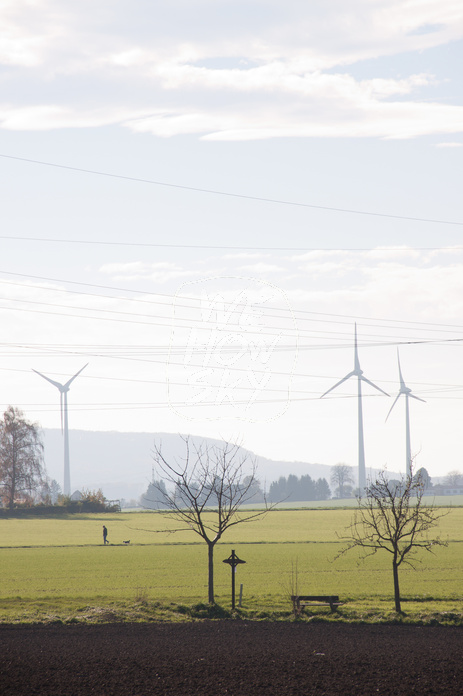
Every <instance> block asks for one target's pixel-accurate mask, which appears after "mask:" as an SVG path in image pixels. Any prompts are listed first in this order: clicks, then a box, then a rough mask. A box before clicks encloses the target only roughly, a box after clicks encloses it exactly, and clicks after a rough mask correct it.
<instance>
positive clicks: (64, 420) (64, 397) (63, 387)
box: [32, 363, 88, 495]
mask: <svg viewBox="0 0 463 696" xmlns="http://www.w3.org/2000/svg"><path fill="white" fill-rule="evenodd" d="M87 365H88V363H87ZM87 365H84V366H83V367H82V368H81V369H80V370H79V372H76V374H75V375H74V376H73V377H71V379H68V381H67V382H66V383H65V384H60V383H59V382H55V380H53V379H50V377H45V375H43V374H42V373H41V372H39V371H38V370H34V369H33V368H32V372H35V373H36V374H38V375H40V377H43V378H44V379H46V380H47V382H50V384H53V386H54V387H56V388H57V389H59V392H60V411H61V432H62V433H63V434H64V486H63V493H64V495H71V472H70V467H69V427H68V391H69V387H70V386H71V384H72V382H73V381H74V380H75V378H76V377H77V376H78V375H80V373H81V372H82V370H84V369H85V368H86V367H87Z"/></svg>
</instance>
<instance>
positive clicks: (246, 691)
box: [0, 621, 463, 696]
mask: <svg viewBox="0 0 463 696" xmlns="http://www.w3.org/2000/svg"><path fill="white" fill-rule="evenodd" d="M0 693H1V695H2V696H11V695H12V694H27V696H34V695H35V694H46V695H47V696H55V695H56V696H81V695H84V694H85V695H89V694H92V695H96V696H132V695H133V696H145V695H148V694H159V695H161V694H162V696H164V695H166V696H167V695H169V696H196V695H197V696H286V695H289V694H291V696H299V695H301V696H318V695H321V694H326V695H328V696H331V695H335V694H342V695H343V696H363V695H364V694H365V695H367V694H368V696H376V694H382V695H383V696H384V695H388V696H400V695H401V694H406V695H407V696H410V695H411V694H414V693H416V694H420V696H425V695H426V694H435V695H436V696H446V695H447V694H448V695H450V694H451V695H452V696H457V695H458V694H461V693H463V629H462V628H443V627H423V628H420V627H415V626H413V627H401V626H347V625H330V624H310V623H306V624H294V623H266V622H250V621H203V622H198V623H193V624H120V625H101V626H84V625H68V626H28V627H21V626H0Z"/></svg>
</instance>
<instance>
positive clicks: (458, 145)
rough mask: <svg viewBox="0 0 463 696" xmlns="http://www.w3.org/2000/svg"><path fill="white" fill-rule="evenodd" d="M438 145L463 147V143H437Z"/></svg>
mask: <svg viewBox="0 0 463 696" xmlns="http://www.w3.org/2000/svg"><path fill="white" fill-rule="evenodd" d="M436 147H463V143H436Z"/></svg>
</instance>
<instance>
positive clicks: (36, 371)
mask: <svg viewBox="0 0 463 696" xmlns="http://www.w3.org/2000/svg"><path fill="white" fill-rule="evenodd" d="M31 369H32V372H35V373H36V374H37V375H40V376H41V377H43V378H44V379H46V380H47V382H50V384H53V386H54V387H57V388H58V389H59V390H60V391H61V390H62V389H63V385H62V384H60V383H59V382H55V380H54V379H50V377H46V376H45V375H42V373H41V372H39V371H38V370H34V368H33V367H32V368H31Z"/></svg>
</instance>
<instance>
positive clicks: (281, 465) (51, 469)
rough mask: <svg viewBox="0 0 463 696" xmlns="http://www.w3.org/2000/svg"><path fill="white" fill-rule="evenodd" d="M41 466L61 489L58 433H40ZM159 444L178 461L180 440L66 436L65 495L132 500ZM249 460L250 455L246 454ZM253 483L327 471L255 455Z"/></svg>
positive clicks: (114, 435) (94, 433)
mask: <svg viewBox="0 0 463 696" xmlns="http://www.w3.org/2000/svg"><path fill="white" fill-rule="evenodd" d="M43 435H44V445H45V464H46V468H47V472H48V475H49V476H50V477H51V478H53V479H56V480H57V481H58V483H59V484H60V486H62V485H63V437H62V434H61V431H60V430H58V429H44V430H43ZM192 440H194V441H197V442H200V441H203V440H207V442H209V443H210V444H220V442H219V441H218V440H212V439H208V438H201V437H194V436H192ZM155 441H156V442H157V443H159V442H162V448H163V452H164V453H165V455H166V456H167V457H169V458H170V457H174V456H177V457H179V456H182V455H183V452H184V448H183V441H182V439H181V437H180V435H173V434H171V433H124V432H99V431H88V430H71V431H69V449H70V462H71V490H72V491H74V490H76V489H82V488H89V489H91V490H93V489H98V488H101V489H102V490H103V493H104V494H105V496H106V497H107V498H125V499H127V500H130V499H131V498H136V499H138V498H139V497H140V495H141V494H142V493H143V492H144V491H146V488H147V486H148V483H149V482H150V480H151V477H152V468H153V459H152V456H151V452H152V449H153V444H154V442H155ZM249 454H250V456H255V455H254V454H253V453H252V452H250V453H249ZM256 460H257V466H258V474H257V475H258V478H259V480H260V481H261V484H262V486H264V485H265V486H266V488H267V489H268V487H269V486H270V483H271V482H272V481H275V480H277V479H278V478H279V477H280V476H288V475H289V474H295V475H296V476H302V475H303V474H309V475H310V476H311V477H312V478H315V479H318V478H326V480H327V481H328V482H329V480H330V471H331V467H330V466H328V465H326V464H310V463H307V462H284V461H274V460H271V459H266V458H264V457H259V456H256Z"/></svg>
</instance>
